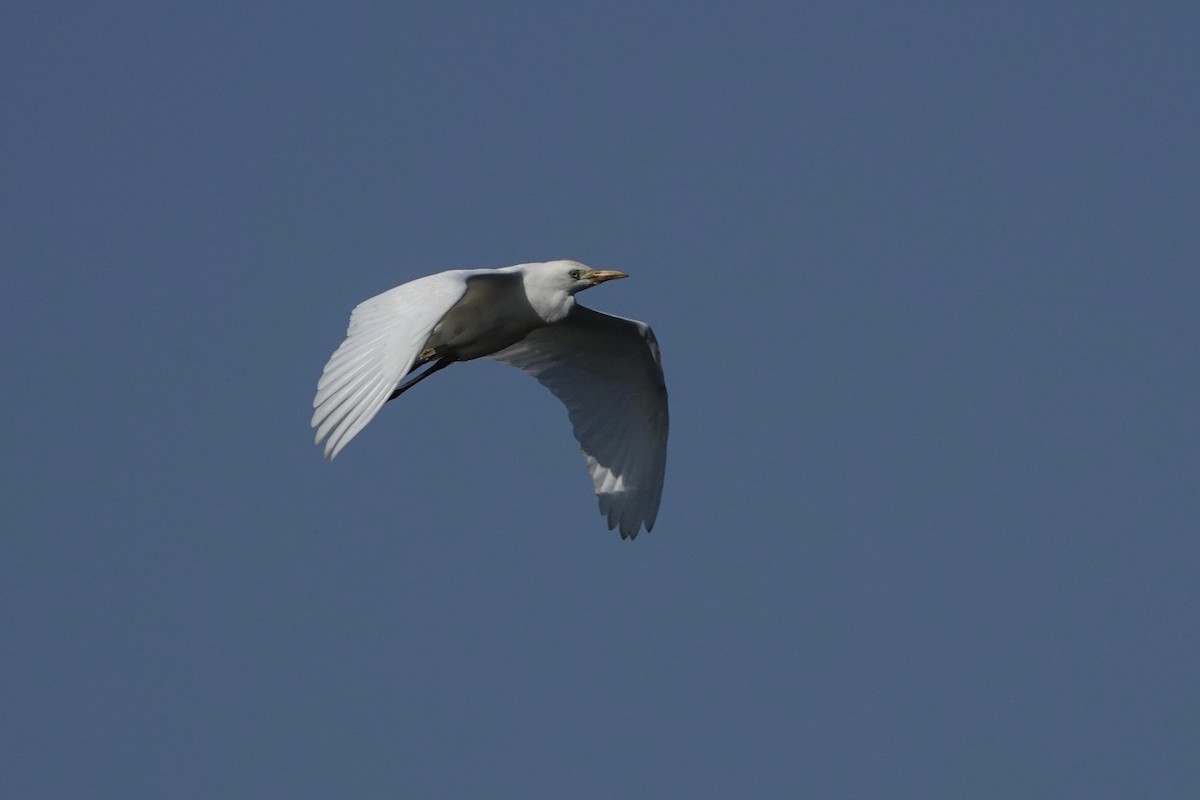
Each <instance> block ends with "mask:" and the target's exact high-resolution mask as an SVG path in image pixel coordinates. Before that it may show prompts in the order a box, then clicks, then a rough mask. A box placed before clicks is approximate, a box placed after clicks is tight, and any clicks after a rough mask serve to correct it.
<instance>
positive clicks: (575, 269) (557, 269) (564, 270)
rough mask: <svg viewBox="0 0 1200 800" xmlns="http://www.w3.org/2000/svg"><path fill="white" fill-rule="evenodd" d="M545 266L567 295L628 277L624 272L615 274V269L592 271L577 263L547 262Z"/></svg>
mask: <svg viewBox="0 0 1200 800" xmlns="http://www.w3.org/2000/svg"><path fill="white" fill-rule="evenodd" d="M545 266H546V269H547V271H549V272H551V273H553V274H554V275H556V276H557V278H558V279H559V280H561V283H560V285H561V286H562V288H564V289H565V290H566V291H567V293H568V294H575V293H576V292H581V291H583V290H584V289H590V288H591V287H593V286H595V285H596V284H599V283H604V282H605V281H614V280H617V279H618V278H628V277H629V276H628V275H626V274H625V273H624V272H617V271H616V270H615V269H592V268H591V267H589V266H587V265H586V264H580V263H579V262H578V261H547V262H546V264H545ZM557 282H558V281H556V283H557Z"/></svg>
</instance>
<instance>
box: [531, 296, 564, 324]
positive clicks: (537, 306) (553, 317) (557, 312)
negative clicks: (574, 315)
mask: <svg viewBox="0 0 1200 800" xmlns="http://www.w3.org/2000/svg"><path fill="white" fill-rule="evenodd" d="M529 304H530V305H531V306H533V310H534V311H536V312H537V315H538V316H539V317H541V318H542V320H543V321H545V323H546V324H547V325H553V324H554V323H556V322H561V321H562V320H563V319H564V318H565V317H566V316H567V314H570V313H571V309H572V308H574V307H575V297H574V296H573V295H570V294H567V293H566V292H553V293H549V294H542V293H540V292H539V293H534V294H532V295H531V296H530V297H529Z"/></svg>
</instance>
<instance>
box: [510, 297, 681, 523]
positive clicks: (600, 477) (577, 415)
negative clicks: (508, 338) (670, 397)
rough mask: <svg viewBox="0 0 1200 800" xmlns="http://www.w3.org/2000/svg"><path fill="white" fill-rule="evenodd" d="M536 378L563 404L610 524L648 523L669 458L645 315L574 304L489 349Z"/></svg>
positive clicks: (658, 364) (663, 398) (657, 364)
mask: <svg viewBox="0 0 1200 800" xmlns="http://www.w3.org/2000/svg"><path fill="white" fill-rule="evenodd" d="M491 358H494V359H496V360H497V361H502V362H504V363H506V364H511V365H513V366H514V367H517V368H518V369H521V370H524V371H525V372H527V373H528V374H530V375H532V376H533V377H535V378H537V379H538V381H540V382H541V384H542V385H543V386H545V387H546V388H547V389H549V390H550V391H551V392H553V393H554V395H555V396H556V397H557V398H558V399H559V400H561V401H562V402H563V404H564V405H565V406H566V407H567V415H568V417H570V420H571V427H572V428H573V429H574V432H575V438H576V439H577V440H578V441H579V446H580V449H581V450H582V451H583V457H584V459H585V460H586V461H587V467H588V472H589V473H590V474H591V476H592V485H593V487H594V488H595V490H596V497H597V498H598V499H599V501H600V513H601V514H603V515H605V516H606V517H607V518H608V527H609V529H610V530H611V529H612V528H615V527H617V526H618V525H619V526H620V528H621V538H623V539H624V538H628V539H632V538H634V537H635V536H637V534H638V530H639V529H640V528H641V526H642V525H643V524H644V525H645V526H646V530H650V529H651V528H653V527H654V519H655V517H656V516H657V515H658V504H659V501H660V500H661V498H662V486H663V473H664V471H665V469H666V464H667V428H668V424H669V420H668V413H667V387H666V384H665V383H664V381H663V371H662V359H661V357H660V356H659V352H658V342H657V340H656V339H655V338H654V333H653V331H651V330H650V326H649V325H646V324H645V323H644V322H637V321H636V320H631V319H624V318H622V317H614V316H610V315H608V314H601V313H600V312H599V311H593V310H591V309H590V308H583V307H582V306H578V305H577V306H575V308H574V310H572V312H571V313H570V315H568V316H567V318H566V319H564V320H563V321H562V322H560V323H558V324H556V325H550V326H547V327H545V328H538V329H537V330H535V331H533V333H531V334H529V335H528V336H526V337H525V338H524V339H523V340H521V341H520V342H518V343H517V344H515V345H513V346H512V347H509V348H507V349H505V350H501V351H500V352H498V353H496V354H494V355H492V356H491Z"/></svg>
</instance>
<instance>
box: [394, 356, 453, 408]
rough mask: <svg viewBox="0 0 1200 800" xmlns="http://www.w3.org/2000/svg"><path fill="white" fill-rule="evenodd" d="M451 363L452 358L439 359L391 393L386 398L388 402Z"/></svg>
mask: <svg viewBox="0 0 1200 800" xmlns="http://www.w3.org/2000/svg"><path fill="white" fill-rule="evenodd" d="M453 363H454V359H452V358H439V359H438V360H437V362H436V363H435V364H434V365H433V366H432V367H430V368H429V369H427V370H425V371H424V372H422V373H421V374H420V375H418V376H417V377H415V378H412V379H411V380H407V381H405V382H404V383H402V384H400V385H399V386H397V387H396V389H395V390H394V391H393V392H392V394H391V396H390V397H388V400H395V399H396V398H397V397H399V396H400V395H401V394H403V393H404V392H406V391H408V390H409V389H411V388H412V387H414V386H416V385H417V384H418V383H420V382H421V381H423V380H425V379H426V378H428V377H429V376H430V375H432V374H433V373H435V372H437V371H438V370H439V369H445V368H446V367H448V366H450V365H451V364H453Z"/></svg>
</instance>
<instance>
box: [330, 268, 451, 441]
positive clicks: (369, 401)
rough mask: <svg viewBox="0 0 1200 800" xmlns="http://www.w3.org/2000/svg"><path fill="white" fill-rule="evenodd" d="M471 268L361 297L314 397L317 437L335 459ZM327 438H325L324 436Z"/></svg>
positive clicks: (406, 364)
mask: <svg viewBox="0 0 1200 800" xmlns="http://www.w3.org/2000/svg"><path fill="white" fill-rule="evenodd" d="M472 272H474V270H454V271H451V272H441V273H438V274H437V275H429V276H426V277H424V278H418V279H417V280H415V281H410V282H408V283H405V284H403V285H401V286H397V287H396V288H394V289H390V290H388V291H386V292H384V293H383V294H380V295H376V296H375V297H372V298H371V299H369V300H364V301H363V302H362V303H359V304H358V306H356V307H355V309H354V311H353V312H351V314H350V326H349V327H348V328H347V329H346V339H345V341H343V342H342V344H341V346H340V347H338V349H337V350H336V351H335V352H334V354H333V355H332V356H331V357H330V359H329V363H327V364H326V365H325V370H324V372H322V373H321V379H320V381H319V382H318V383H317V396H316V397H315V398H314V399H313V409H314V411H313V417H312V426H313V427H314V428H316V429H317V436H316V441H317V443H318V444H320V443H321V440H322V439H325V455H326V456H327V457H329V458H333V457H334V456H336V455H337V454H338V453H340V452H341V450H342V448H343V447H345V446H346V445H347V444H348V443H349V442H350V440H351V439H353V438H354V437H355V435H356V434H357V433H358V432H359V431H360V430H362V429H363V427H364V426H365V425H366V424H367V423H368V422H370V421H371V420H372V418H374V416H375V415H376V414H377V413H379V409H380V408H382V407H383V404H384V403H386V402H387V399H388V396H389V395H390V394H391V392H392V390H393V389H395V388H396V384H397V383H398V382H399V381H400V379H401V378H403V377H404V376H405V375H406V374H407V373H408V371H409V370H410V369H411V368H412V365H413V362H414V361H416V359H417V356H418V355H419V354H420V352H421V346H422V345H424V344H425V340H426V339H428V338H429V333H430V331H432V330H433V327H434V326H435V325H437V323H438V321H439V320H441V318H442V317H443V316H445V314H446V312H447V311H448V310H449V309H450V308H451V307H452V306H453V305H454V304H455V303H456V302H458V300H459V298H461V297H462V296H463V294H464V293H465V292H466V290H467V282H466V278H467V276H468V275H470V274H471V273H472ZM326 437H328V438H326Z"/></svg>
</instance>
